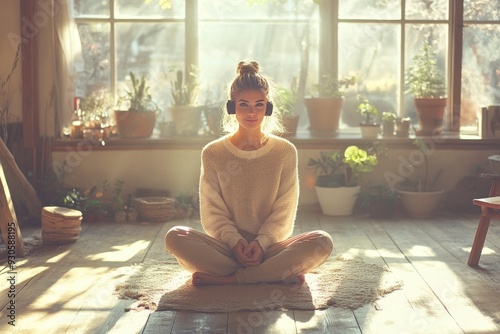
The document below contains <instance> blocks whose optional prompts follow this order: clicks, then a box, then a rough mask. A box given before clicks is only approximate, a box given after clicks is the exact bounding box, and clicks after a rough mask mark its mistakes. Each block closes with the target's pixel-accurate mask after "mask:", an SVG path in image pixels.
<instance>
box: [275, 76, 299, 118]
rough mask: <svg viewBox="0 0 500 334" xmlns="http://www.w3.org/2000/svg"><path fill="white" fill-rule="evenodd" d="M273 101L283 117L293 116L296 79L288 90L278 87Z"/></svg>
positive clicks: (295, 100)
mask: <svg viewBox="0 0 500 334" xmlns="http://www.w3.org/2000/svg"><path fill="white" fill-rule="evenodd" d="M274 101H275V104H276V107H277V108H278V109H279V110H280V111H281V113H282V114H283V115H287V114H288V115H292V114H294V113H295V112H294V109H295V104H296V103H297V79H296V78H294V80H293V81H292V83H291V84H290V88H286V87H283V86H279V87H278V88H277V93H276V97H275V98H274Z"/></svg>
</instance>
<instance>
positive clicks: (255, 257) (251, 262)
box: [244, 240, 264, 267]
mask: <svg viewBox="0 0 500 334" xmlns="http://www.w3.org/2000/svg"><path fill="white" fill-rule="evenodd" d="M244 254H245V255H246V257H247V261H246V262H245V267H253V266H258V265H259V264H261V263H262V259H263V258H264V250H263V249H262V246H261V245H260V244H259V242H258V241H257V240H254V241H251V242H250V243H249V244H248V246H247V248H246V249H245V252H244Z"/></svg>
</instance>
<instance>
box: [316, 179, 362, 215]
mask: <svg viewBox="0 0 500 334" xmlns="http://www.w3.org/2000/svg"><path fill="white" fill-rule="evenodd" d="M315 189H316V195H317V196H318V201H319V205H320V206H321V211H322V212H323V214H324V215H326V216H350V215H352V211H353V209H354V204H355V203H356V199H357V198H358V194H359V191H360V189H361V187H360V186H355V187H335V188H325V187H318V186H316V187H315Z"/></svg>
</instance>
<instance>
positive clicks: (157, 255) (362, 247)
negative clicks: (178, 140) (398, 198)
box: [0, 210, 500, 334]
mask: <svg viewBox="0 0 500 334" xmlns="http://www.w3.org/2000/svg"><path fill="white" fill-rule="evenodd" d="M477 221H478V216H477V215H460V216H449V215H443V216H439V217H436V218H435V219H432V220H418V221H415V220H410V219H408V218H395V219H393V220H383V221H378V220H377V221H376V220H370V219H368V218H367V217H365V216H353V217H344V218H340V217H325V216H322V215H320V214H318V213H317V212H307V211H305V210H302V211H299V217H298V221H297V227H296V233H298V232H301V231H306V230H312V229H318V228H320V229H324V230H326V231H328V232H329V233H331V235H332V237H333V239H334V242H335V251H334V254H333V255H332V256H337V255H340V254H349V255H350V256H353V257H357V258H362V259H364V260H365V261H370V262H375V263H379V264H384V265H387V266H388V267H389V268H390V270H391V271H392V272H393V273H394V275H396V276H397V278H399V279H401V280H403V282H404V287H403V288H402V289H401V290H398V291H395V292H393V293H391V294H389V295H387V296H385V297H384V298H382V299H380V300H379V301H377V302H376V303H375V304H371V305H365V306H364V307H361V308H359V309H357V310H353V311H351V310H346V309H339V308H329V309H327V310H318V311H315V312H313V311H294V310H290V311H287V312H267V313H262V312H254V313H249V312H241V313H229V314H227V313H211V314H203V313H194V312H173V311H165V312H151V311H149V310H140V311H136V310H132V311H128V312H127V311H125V310H126V309H127V308H128V307H129V306H130V305H131V304H132V303H133V301H131V300H120V299H117V297H116V295H115V294H114V288H115V285H116V284H117V282H119V281H120V280H122V279H123V278H124V277H125V276H124V275H125V274H126V271H127V269H128V268H129V266H131V265H132V264H135V263H140V262H143V261H144V260H145V259H157V260H164V259H166V257H167V256H168V255H167V254H166V252H165V251H164V246H163V236H164V234H165V232H166V231H167V230H168V229H169V228H170V227H171V226H173V225H178V224H182V225H186V224H190V225H192V226H199V225H198V224H199V223H198V222H197V221H196V219H193V220H192V221H187V220H180V221H179V220H178V221H170V222H167V223H149V224H140V223H126V224H123V223H122V224H118V223H92V224H89V223H84V224H83V230H82V233H81V235H80V239H79V240H78V241H77V242H76V243H74V244H71V245H63V246H41V247H39V248H37V249H36V250H35V251H34V252H32V253H31V254H29V255H28V257H27V258H25V259H17V262H18V263H17V265H18V268H17V270H16V271H15V274H12V273H9V272H8V271H9V270H8V268H6V267H3V269H2V272H1V275H0V278H1V283H0V288H1V289H0V309H1V317H0V333H30V334H32V333H190V334H191V333H237V334H239V333H284V334H290V333H384V334H387V333H398V334H400V333H440V334H442V333H500V293H499V292H498V291H499V289H500V222H495V221H493V222H492V224H491V226H490V231H489V232H488V236H487V240H486V244H485V248H484V250H483V255H482V257H481V261H480V267H479V268H475V269H474V268H470V267H468V266H467V265H466V262H467V258H468V255H469V251H470V247H471V244H472V240H473V237H474V233H475V230H476V226H477ZM36 232H39V231H37V230H35V231H33V229H26V230H24V231H23V236H24V237H25V238H27V237H29V235H30V234H32V233H36ZM4 265H5V263H4ZM11 276H15V278H16V283H15V285H14V287H15V294H16V295H15V298H13V299H12V300H13V301H15V312H14V315H15V327H13V326H11V325H9V323H8V321H10V319H9V318H8V317H7V315H9V310H8V309H7V307H8V305H10V304H9V301H10V300H11V298H9V291H8V290H9V284H8V281H7V280H8V279H9V278H10V277H11Z"/></svg>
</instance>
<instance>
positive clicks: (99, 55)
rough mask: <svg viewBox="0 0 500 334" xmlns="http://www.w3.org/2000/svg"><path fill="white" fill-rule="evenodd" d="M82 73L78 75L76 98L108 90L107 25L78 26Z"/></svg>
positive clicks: (108, 52)
mask: <svg viewBox="0 0 500 334" xmlns="http://www.w3.org/2000/svg"><path fill="white" fill-rule="evenodd" d="M78 31H79V33H80V41H81V44H82V55H83V60H84V69H83V72H80V73H78V78H77V92H76V95H77V96H81V97H83V96H87V95H89V94H91V93H92V92H94V91H97V90H99V89H107V90H108V91H109V88H110V80H109V79H110V78H109V76H110V64H109V62H110V49H109V48H110V45H109V24H108V23H86V24H83V23H82V24H78Z"/></svg>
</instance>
